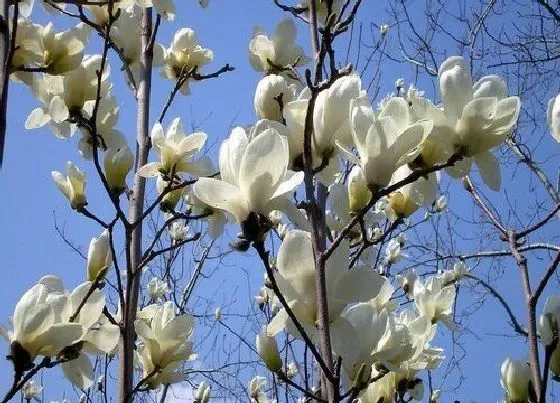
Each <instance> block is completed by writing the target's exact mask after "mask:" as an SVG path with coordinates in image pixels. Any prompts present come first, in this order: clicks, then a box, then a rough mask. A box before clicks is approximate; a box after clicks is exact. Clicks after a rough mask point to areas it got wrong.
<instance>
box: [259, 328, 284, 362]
mask: <svg viewBox="0 0 560 403" xmlns="http://www.w3.org/2000/svg"><path fill="white" fill-rule="evenodd" d="M256 345H257V352H258V353H259V356H260V357H261V359H262V360H263V362H264V363H265V365H266V367H267V368H268V369H269V370H270V371H272V372H278V371H279V370H280V369H282V358H281V357H280V353H279V352H278V344H277V343H276V339H275V338H274V337H270V336H268V334H267V333H266V326H264V327H263V328H262V330H261V332H260V333H259V334H257V340H256Z"/></svg>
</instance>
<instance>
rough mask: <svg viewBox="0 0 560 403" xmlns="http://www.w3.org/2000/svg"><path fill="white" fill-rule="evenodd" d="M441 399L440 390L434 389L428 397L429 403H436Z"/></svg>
mask: <svg viewBox="0 0 560 403" xmlns="http://www.w3.org/2000/svg"><path fill="white" fill-rule="evenodd" d="M440 397H441V390H440V389H436V390H434V391H433V392H432V396H430V403H437V401H438V399H439V398H440Z"/></svg>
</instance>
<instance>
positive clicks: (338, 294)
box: [268, 230, 383, 351]
mask: <svg viewBox="0 0 560 403" xmlns="http://www.w3.org/2000/svg"><path fill="white" fill-rule="evenodd" d="M277 266H278V276H277V279H276V281H277V282H278V286H279V287H280V290H281V291H282V293H283V295H284V296H285V298H286V301H287V302H288V304H290V307H291V308H292V311H293V312H294V314H295V315H296V317H297V318H298V320H299V322H300V323H301V324H302V325H303V326H304V328H305V330H306V332H307V333H308V334H309V335H311V336H313V335H315V334H316V329H315V323H316V321H317V301H316V299H317V298H316V289H315V260H314V258H313V246H312V243H311V237H310V234H309V233H308V232H304V231H300V230H293V231H290V232H288V234H287V235H286V237H285V238H284V240H283V242H282V246H281V247H280V249H279V251H278V259H277ZM347 267H348V244H347V243H346V242H343V243H342V244H341V245H340V246H339V247H338V248H337V249H336V251H335V252H334V253H333V255H332V256H331V257H330V258H329V259H328V260H327V262H326V265H325V273H326V286H327V291H328V292H327V296H328V306H329V318H330V320H331V325H332V327H331V332H337V331H341V332H343V331H344V329H345V328H347V326H345V323H346V321H345V320H344V319H343V318H341V316H340V315H341V313H342V312H343V310H344V308H346V306H347V305H349V304H350V303H352V302H362V301H367V300H369V299H371V298H374V297H375V296H376V295H378V294H379V291H380V290H381V287H382V285H383V278H382V277H381V276H379V275H378V274H377V273H375V272H374V271H373V270H372V269H370V268H368V267H366V266H355V267H353V268H352V269H350V270H348V269H347ZM284 327H287V329H286V330H287V331H288V332H289V333H290V334H292V335H293V336H295V337H300V335H299V332H298V331H297V329H295V327H294V325H293V323H292V321H291V320H290V319H289V317H288V314H287V312H286V310H285V309H283V308H282V309H281V310H280V312H278V314H276V316H275V317H274V319H273V320H272V321H271V322H270V324H269V325H268V334H269V335H271V336H272V335H275V334H277V333H278V332H280V331H281V330H282V329H283V328H284ZM339 339H340V338H339ZM334 349H335V351H336V347H335V348H334Z"/></svg>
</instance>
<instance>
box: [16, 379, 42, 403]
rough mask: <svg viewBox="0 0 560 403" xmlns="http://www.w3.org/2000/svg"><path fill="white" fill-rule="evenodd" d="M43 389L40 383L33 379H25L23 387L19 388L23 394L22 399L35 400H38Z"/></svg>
mask: <svg viewBox="0 0 560 403" xmlns="http://www.w3.org/2000/svg"><path fill="white" fill-rule="evenodd" d="M42 391H43V387H42V386H41V385H37V384H36V383H35V381H34V380H32V379H31V380H29V381H27V382H26V383H25V384H24V385H23V388H22V389H21V393H22V394H23V399H24V400H26V401H28V402H29V401H31V400H35V401H37V402H40V401H41V399H40V396H41V392H42Z"/></svg>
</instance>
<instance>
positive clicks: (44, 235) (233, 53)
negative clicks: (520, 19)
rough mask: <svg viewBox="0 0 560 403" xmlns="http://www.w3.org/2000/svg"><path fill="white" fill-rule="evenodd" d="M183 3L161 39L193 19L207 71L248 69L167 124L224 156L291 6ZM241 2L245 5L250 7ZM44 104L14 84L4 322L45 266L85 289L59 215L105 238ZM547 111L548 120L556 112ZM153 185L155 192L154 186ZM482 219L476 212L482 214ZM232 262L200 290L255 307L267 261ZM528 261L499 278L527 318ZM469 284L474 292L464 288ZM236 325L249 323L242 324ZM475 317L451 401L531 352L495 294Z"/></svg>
mask: <svg viewBox="0 0 560 403" xmlns="http://www.w3.org/2000/svg"><path fill="white" fill-rule="evenodd" d="M175 3H176V4H177V5H178V6H179V7H178V16H177V19H176V21H175V22H173V23H163V24H162V29H161V31H160V32H161V33H160V36H159V41H160V42H161V43H163V44H164V45H168V44H169V42H170V40H171V37H172V34H173V32H174V31H175V30H176V29H178V28H180V27H183V26H187V27H191V28H193V29H194V30H195V31H196V32H197V34H198V36H199V39H200V41H201V43H202V45H203V46H205V47H208V48H210V49H212V50H213V51H214V61H213V62H212V63H211V64H210V65H209V66H208V67H207V68H206V71H207V72H210V71H214V70H217V69H218V68H220V67H221V66H223V65H224V64H225V63H230V64H231V65H233V66H235V68H236V71H234V72H232V73H228V74H226V75H224V76H223V77H222V78H220V79H218V80H208V81H206V82H203V83H194V84H192V86H191V90H192V95H191V96H189V97H182V96H179V97H178V99H177V100H176V102H175V103H174V105H173V106H172V108H171V109H170V111H169V113H168V115H167V116H168V119H167V121H166V123H169V122H170V120H171V119H172V118H174V117H176V116H180V117H182V119H183V121H184V123H185V127H186V128H188V127H191V126H192V127H196V128H197V130H203V131H205V132H207V133H208V135H209V141H208V144H209V145H211V146H212V148H211V150H210V151H209V152H210V153H211V154H212V155H214V156H215V155H216V152H217V147H218V146H219V141H220V140H221V139H223V138H224V137H226V136H227V135H228V133H229V129H230V127H231V126H232V125H247V124H250V123H252V122H253V121H254V119H255V116H254V111H253V93H254V88H255V86H256V83H257V82H258V80H259V75H258V73H256V72H254V71H253V70H252V69H251V67H250V65H249V62H248V58H247V46H248V43H249V40H250V38H251V35H252V32H253V28H254V26H255V25H257V24H260V25H262V26H264V28H265V30H266V31H267V32H272V31H273V29H274V26H275V24H276V22H277V21H279V19H280V18H282V17H283V14H282V13H281V12H279V11H278V10H277V9H276V8H275V7H274V6H273V5H272V2H269V1H262V0H244V1H243V2H234V1H233V0H211V1H210V6H209V8H208V9H206V10H201V9H200V8H199V7H198V4H197V2H195V1H194V0H176V1H175ZM240 3H243V5H242V6H240ZM364 3H365V4H364V6H363V10H362V17H361V18H362V19H363V21H364V22H369V21H370V19H369V18H370V16H373V22H374V23H376V24H381V23H384V22H385V21H384V20H383V19H382V18H380V17H378V16H383V15H384V14H383V13H381V12H380V11H381V10H380V8H379V7H377V6H376V5H374V3H376V2H373V1H372V2H364ZM35 15H36V16H37V20H38V21H39V22H41V23H45V21H47V20H48V19H51V17H50V16H47V15H45V14H44V13H43V11H42V10H41V9H40V7H37V8H36V13H35ZM55 23H56V24H57V27H60V28H62V27H64V26H66V25H67V22H64V21H61V20H59V19H58V18H56V19H55ZM299 28H300V35H299V39H298V43H300V44H301V45H303V46H304V47H305V48H306V49H309V46H308V43H309V40H308V37H307V30H306V27H304V26H303V25H299ZM389 35H391V33H390V34H389ZM98 45H99V44H98V43H97V41H92V47H91V49H92V51H97V50H98V49H99V46H98ZM341 49H342V48H341ZM454 50H455V49H454V47H453V46H452V45H451V44H450V49H449V50H448V53H449V54H453V52H454ZM340 53H342V51H341V52H340ZM441 61H442V60H439V62H441ZM119 68H120V65H119V64H118V62H117V61H116V60H112V77H113V81H114V92H115V94H116V96H117V99H118V100H119V101H120V102H121V115H120V120H119V125H118V128H119V129H120V130H121V131H122V132H123V134H125V136H126V137H127V139H129V141H131V140H132V139H133V137H134V131H135V129H134V122H135V117H134V113H135V111H134V101H133V98H132V95H131V93H130V92H129V91H128V90H127V89H126V88H125V87H124V85H123V82H122V74H121V73H120V71H119ZM154 73H155V74H154V76H155V80H154V84H153V101H152V105H153V107H152V116H153V117H155V116H156V115H157V114H159V111H160V109H161V106H162V104H163V102H164V99H165V98H166V97H167V93H168V91H169V90H170V88H171V85H172V83H171V82H169V81H166V80H162V79H160V78H159V77H157V72H154ZM398 77H404V78H405V79H408V80H412V79H413V78H414V70H413V69H412V68H411V67H410V66H408V65H399V64H394V63H393V64H392V65H391V69H390V71H387V70H385V71H382V76H381V83H380V85H381V90H380V93H381V94H385V93H387V92H390V91H391V90H392V88H393V83H394V81H395V79H396V78H398ZM431 85H433V84H431V83H430V84H429V83H428V82H426V87H427V90H428V94H430V93H431V88H432V87H431ZM376 100H379V99H376ZM36 106H38V104H37V102H36V101H35V100H34V99H33V98H32V97H31V95H30V93H29V91H28V90H27V89H26V88H25V87H24V86H22V85H18V84H12V85H11V87H10V101H9V115H8V136H7V144H6V151H5V158H4V166H3V168H2V171H1V172H0V189H2V190H1V191H0V207H1V208H0V223H1V227H2V235H1V240H2V242H0V255H1V256H2V263H1V265H2V273H3V276H2V282H3V284H4V286H3V293H2V296H1V301H2V303H1V304H0V322H1V323H2V324H4V325H7V318H8V316H9V315H11V313H12V312H13V307H14V306H15V303H16V302H17V301H18V299H19V297H20V296H21V294H22V293H23V292H24V291H25V290H26V289H28V288H29V287H30V286H32V285H33V284H34V283H35V282H36V281H37V280H38V278H39V277H41V276H42V275H44V274H48V273H53V274H58V275H60V276H61V277H63V279H64V282H65V285H66V287H67V288H73V287H74V286H76V285H77V284H78V283H79V282H81V281H83V279H84V273H85V262H84V260H83V259H82V258H81V257H80V256H79V255H77V254H76V253H75V252H73V251H72V250H70V249H69V248H68V247H67V246H66V245H65V244H64V242H63V241H62V240H61V238H60V237H59V235H58V234H57V231H56V230H55V218H56V224H57V225H58V226H59V228H62V229H63V230H64V232H65V234H66V235H67V236H68V238H69V239H71V240H72V241H73V242H74V243H75V244H76V245H78V246H79V247H80V248H81V250H82V251H83V252H84V253H87V245H88V244H89V240H90V239H91V237H92V236H97V235H98V234H99V232H100V229H99V228H98V227H97V226H96V225H95V224H94V223H92V222H90V221H86V220H84V218H83V217H81V216H79V215H78V214H76V213H74V212H73V211H71V210H70V208H69V206H68V203H67V201H66V199H65V198H64V197H63V196H62V195H61V193H60V192H59V191H58V190H57V188H56V187H55V186H54V184H53V183H52V180H51V174H50V173H51V171H52V170H59V171H61V172H62V171H63V170H64V166H65V163H66V161H67V160H71V161H73V162H74V163H76V164H77V165H78V166H79V167H80V168H85V169H86V171H87V173H88V177H89V183H88V187H87V195H88V200H89V204H90V207H91V209H92V210H94V211H96V212H99V214H100V215H101V216H103V215H104V214H107V213H108V211H109V210H108V208H109V205H108V203H107V200H105V198H104V194H103V191H102V188H101V187H100V186H99V183H98V182H97V181H96V178H95V175H94V173H93V171H92V170H91V167H90V166H89V165H90V164H89V163H88V162H85V161H84V160H82V159H81V157H80V156H79V154H78V153H77V147H76V146H77V141H78V139H79V136H78V135H76V136H75V137H74V138H72V139H70V140H68V141H61V140H58V139H56V138H55V137H54V136H53V135H52V134H51V133H50V132H49V130H48V129H47V128H45V129H40V130H35V131H26V130H25V129H24V122H25V119H26V117H27V115H28V114H29V113H30V112H31V110H32V109H34V108H35V107H36ZM542 118H543V119H544V115H542ZM152 120H153V119H152ZM554 161H557V159H556V160H553V162H550V161H548V162H547V164H549V165H547V166H550V164H552V168H551V169H553V168H554ZM556 166H557V165H556ZM551 172H553V171H551ZM504 176H505V178H504V179H505V181H507V182H508V183H513V180H515V181H518V183H528V179H527V176H526V174H525V173H524V172H523V171H522V169H521V168H520V169H519V171H515V172H514V174H513V175H510V174H507V175H504ZM451 189H452V190H453V192H455V193H453V195H452V196H451V197H450V202H451V205H452V209H453V210H456V211H457V212H458V213H459V214H462V215H465V216H469V214H471V210H472V206H471V205H470V202H469V201H468V200H467V199H466V198H467V195H466V193H465V192H461V189H460V186H458V185H457V184H454V185H452V187H451ZM513 189H514V190H512V192H514V193H515V188H513ZM151 190H152V191H153V188H152V189H151ZM495 200H496V201H498V202H500V201H501V202H503V200H504V199H503V198H501V196H495ZM523 207H526V206H523ZM472 216H473V217H474V216H475V214H472ZM553 225H554V224H553ZM236 230H237V229H236V228H233V227H230V228H229V229H228V231H227V233H226V234H225V236H224V238H223V239H222V240H221V247H222V249H223V250H225V249H226V248H227V241H228V240H229V239H231V238H232V237H233V236H234V235H235V232H236ZM477 243H480V242H477V241H476V240H475V241H468V240H465V241H464V245H465V248H464V249H465V250H468V251H472V250H473V249H474V248H475V247H476V244H477ZM225 263H226V265H225V266H224V267H221V268H220V269H219V270H216V275H215V277H213V278H212V280H206V279H205V280H204V281H203V284H202V285H201V286H200V288H199V289H197V292H198V293H199V294H200V295H204V296H206V297H208V299H206V300H202V299H201V300H200V304H201V306H211V305H212V303H213V302H212V301H222V302H220V304H224V303H225V304H226V305H228V308H227V310H228V312H231V313H236V312H237V313H246V312H247V306H249V305H250V304H251V300H252V296H253V295H255V294H256V293H257V292H258V288H259V287H260V285H261V281H262V269H261V267H260V266H259V265H258V263H257V261H256V260H255V259H254V258H253V257H251V256H249V257H248V258H245V256H241V255H239V254H234V255H230V256H228V257H227V259H226V261H225ZM494 268H495V267H494ZM516 269H517V268H516V267H515V265H514V264H513V262H509V261H508V263H506V264H504V266H503V267H501V268H500V267H498V269H496V270H498V271H500V270H502V271H503V272H506V275H504V276H503V279H502V280H501V282H500V284H499V285H500V287H501V290H502V291H504V292H505V294H506V295H507V296H510V297H513V300H514V301H517V302H514V304H513V308H514V309H515V310H516V312H517V313H518V314H519V317H520V318H521V319H523V315H522V311H521V307H520V305H519V299H518V298H520V296H521V295H522V294H521V288H520V282H519V281H518V277H517V272H515V271H516ZM512 271H514V273H513V274H512V273H511V272H512ZM466 288H467V287H463V288H462V289H461V296H462V297H463V296H464V297H465V299H466V301H465V302H460V303H459V310H461V309H468V307H469V306H470V303H471V302H472V298H473V297H472V296H471V295H470V293H469V292H468V291H467V290H466ZM463 289H465V291H467V292H463ZM515 296H519V297H515ZM208 300H210V302H208ZM203 301H204V302H203ZM224 301H225V302H224ZM204 304H206V305H204ZM214 304H215V303H214ZM261 321H262V318H261ZM522 322H524V321H523V320H522ZM233 323H236V324H239V323H238V321H235V322H233ZM468 326H469V329H470V330H472V331H473V333H469V334H466V335H464V347H465V348H466V354H467V356H466V358H465V359H464V361H463V362H462V364H461V365H462V368H461V369H462V371H463V375H464V377H465V379H464V380H463V382H462V384H461V388H460V389H459V390H457V391H456V392H454V391H447V392H446V393H445V394H444V397H443V401H444V402H448V401H453V399H458V400H461V401H470V400H478V401H480V402H491V401H496V400H497V399H498V398H499V397H500V396H501V391H500V387H499V365H500V363H501V361H502V359H503V358H504V356H505V355H506V354H508V353H511V354H513V355H515V356H518V357H520V358H521V357H523V356H524V355H525V354H526V353H525V344H524V341H523V340H522V339H520V338H510V337H502V336H490V334H504V333H507V334H508V335H510V334H511V331H510V330H509V328H508V329H506V321H505V317H504V315H503V312H502V310H501V308H500V307H499V306H497V305H496V304H495V301H493V300H486V302H485V303H484V306H483V307H482V309H481V310H480V311H479V312H477V313H476V314H475V315H474V316H473V317H472V318H471V319H470V321H469V323H468ZM249 330H251V329H249ZM249 334H254V332H253V333H249ZM441 335H442V336H441V337H438V341H439V340H441V343H443V345H444V346H446V347H449V348H451V345H450V344H449V343H448V341H446V340H448V339H449V336H450V334H449V332H448V331H447V330H446V329H441ZM252 337H253V336H252V335H251V336H250V338H249V340H248V341H249V342H250V343H252V342H253V338H252ZM2 349H4V350H5V351H7V345H2V344H0V351H3V350H2ZM446 350H447V355H448V356H451V355H452V350H450V349H449V350H448V349H447V348H446ZM457 353H458V354H459V352H457ZM253 358H254V357H253ZM10 371H11V370H10V369H9V364H8V363H7V362H5V361H0V373H3V374H9V373H10ZM52 372H54V373H55V376H52V375H47V378H46V379H51V380H52V381H51V382H52V383H50V384H48V385H47V387H46V397H47V398H46V401H49V400H56V399H61V397H62V394H63V393H64V391H66V393H67V395H69V396H72V398H71V399H72V401H75V400H76V399H75V394H73V392H72V390H71V387H70V386H69V385H68V384H64V385H62V384H61V383H60V381H59V380H58V381H55V380H54V379H60V373H59V372H58V370H53V371H52ZM436 379H437V375H436ZM10 381H11V379H10V377H9V376H2V377H0V391H3V390H6V389H7V387H8V384H9V382H10ZM0 394H1V392H0Z"/></svg>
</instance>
